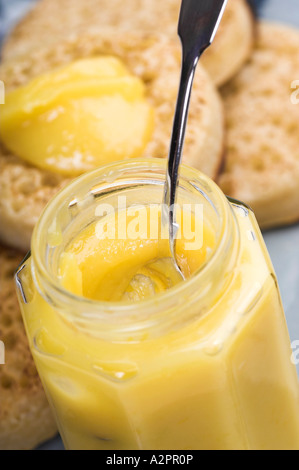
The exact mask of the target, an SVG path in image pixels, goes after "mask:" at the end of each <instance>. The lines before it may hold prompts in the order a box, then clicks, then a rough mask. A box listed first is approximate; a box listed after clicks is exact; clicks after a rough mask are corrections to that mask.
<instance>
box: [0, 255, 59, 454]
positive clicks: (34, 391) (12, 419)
mask: <svg viewBox="0 0 299 470" xmlns="http://www.w3.org/2000/svg"><path fill="white" fill-rule="evenodd" d="M22 258H23V256H22V255H21V254H20V253H19V252H15V251H13V250H10V249H8V248H4V247H1V246H0V339H1V341H3V342H4V345H5V364H4V365H0V397H1V400H0V449H1V450H27V449H33V448H34V447H36V446H37V445H39V444H41V443H42V442H45V441H46V440H48V439H50V438H52V437H53V436H55V434H56V433H57V427H56V424H55V421H54V418H53V415H52V412H51V410H50V407H49V405H48V401H47V399H46V395H45V392H44V390H43V387H42V384H41V382H40V379H39V377H38V374H37V371H36V368H35V365H34V362H33V358H32V356H31V353H30V350H29V345H28V341H27V337H26V333H25V329H24V325H23V321H22V317H21V312H20V308H19V304H18V300H17V295H16V290H15V283H14V278H13V276H14V271H15V270H16V269H17V267H18V265H19V264H20V263H21V261H22Z"/></svg>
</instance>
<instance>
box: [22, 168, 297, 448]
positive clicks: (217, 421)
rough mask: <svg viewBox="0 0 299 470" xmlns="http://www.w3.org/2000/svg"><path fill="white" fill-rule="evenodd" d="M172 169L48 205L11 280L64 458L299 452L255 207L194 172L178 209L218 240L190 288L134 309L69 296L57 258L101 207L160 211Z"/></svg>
mask: <svg viewBox="0 0 299 470" xmlns="http://www.w3.org/2000/svg"><path fill="white" fill-rule="evenodd" d="M164 177H165V161H161V160H154V159H153V160H149V159H147V160H137V161H134V162H132V161H130V162H128V163H124V162H122V163H116V164H112V165H110V166H107V167H103V168H101V169H98V170H96V171H94V172H92V173H89V174H86V175H83V176H82V177H80V178H78V179H77V180H75V181H74V182H73V183H71V184H70V185H69V186H68V187H66V188H65V189H63V190H62V191H61V192H60V193H59V194H58V195H57V196H56V197H55V198H54V199H53V200H52V201H51V202H50V203H49V205H48V206H47V208H46V209H45V211H44V213H43V214H42V216H41V218H40V220H39V222H38V224H37V226H36V228H35V231H34V235H33V238H32V254H31V255H29V256H28V257H27V259H26V260H25V261H24V263H23V264H22V266H21V267H20V268H19V270H18V272H17V274H16V284H17V287H18V294H19V301H20V305H21V309H22V314H23V318H24V322H25V326H26V330H27V335H28V338H29V342H30V347H31V351H32V354H33V357H34V360H35V362H36V366H37V369H38V371H39V374H40V377H41V380H42V382H43V385H44V387H45V390H46V393H47V396H48V398H49V402H50V404H51V406H52V408H53V410H54V413H55V416H56V418H57V423H58V427H59V430H60V432H61V436H62V438H63V441H64V444H65V446H66V448H68V449H103V450H111V449H114V450H121V449H127V450H130V449H135V450H137V449H150V450H156V449H167V450H178V449H180V450H182V449H207V450H208V449H299V401H298V379H297V374H296V370H295V368H294V366H293V364H292V363H291V348H290V340H289V336H288V332H287V327H286V322H285V318H284V313H283V309H282V305H281V300H280V296H279V291H278V287H277V282H276V278H275V275H274V272H273V267H272V265H271V262H270V259H269V256H268V253H267V251H266V247H265V245H264V241H263V239H262V236H261V233H260V230H259V228H258V225H257V223H256V220H255V217H254V215H253V213H252V212H251V210H250V209H249V208H248V207H246V206H245V205H243V204H241V203H239V202H236V201H232V200H230V201H229V200H227V199H226V198H225V196H224V195H223V193H222V192H221V191H220V189H219V188H218V187H217V185H216V184H215V183H213V182H212V181H211V180H209V179H208V178H207V177H205V176H203V175H202V174H201V173H199V172H198V171H197V170H194V169H191V168H188V167H185V166H183V167H182V169H181V176H180V185H179V193H178V203H179V204H184V203H186V202H187V203H190V202H193V203H196V204H200V205H201V206H202V208H203V215H204V220H203V223H204V225H205V224H208V225H209V226H210V227H211V229H212V230H213V233H214V234H215V244H214V248H213V251H212V252H211V253H210V255H209V258H208V260H207V262H206V263H204V264H203V265H202V266H201V268H200V269H199V270H198V271H197V272H196V273H195V274H194V275H193V276H192V277H191V278H190V279H188V280H186V281H185V282H182V283H180V284H178V285H176V286H175V287H173V288H172V289H170V290H168V291H166V292H165V293H163V294H159V296H157V297H153V298H150V299H147V300H143V301H141V302H136V303H123V302H100V301H94V300H91V299H87V298H84V297H79V296H77V295H75V294H72V293H71V292H69V291H67V290H65V289H64V288H63V287H62V285H61V282H60V280H59V257H60V256H61V253H63V252H64V251H65V249H66V247H67V246H68V244H69V243H70V241H71V240H72V239H74V237H75V236H76V234H78V233H80V231H82V230H83V228H84V227H87V226H88V225H89V224H91V223H93V222H95V221H96V220H97V216H96V213H97V210H96V208H97V206H98V204H109V205H110V206H113V207H116V205H117V203H118V202H119V196H126V204H127V205H132V204H143V205H147V204H160V203H161V201H162V195H163V186H164Z"/></svg>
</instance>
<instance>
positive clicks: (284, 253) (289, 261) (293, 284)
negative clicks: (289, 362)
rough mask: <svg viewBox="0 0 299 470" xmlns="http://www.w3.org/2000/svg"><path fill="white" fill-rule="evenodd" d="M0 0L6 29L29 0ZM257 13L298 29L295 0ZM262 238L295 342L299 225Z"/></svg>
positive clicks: (275, 2) (51, 446)
mask: <svg viewBox="0 0 299 470" xmlns="http://www.w3.org/2000/svg"><path fill="white" fill-rule="evenodd" d="M2 1H3V3H4V4H6V8H7V11H8V12H9V24H8V23H6V26H8V25H10V24H11V22H13V21H14V19H15V18H16V17H19V15H20V13H21V12H23V11H24V10H23V8H24V7H28V5H29V4H30V3H31V1H30V0H18V2H17V3H18V9H13V7H12V5H11V4H12V2H11V0H2ZM260 12H261V16H262V17H264V18H267V19H270V20H275V21H280V22H285V23H289V24H293V25H297V26H298V27H299V2H298V0H283V1H282V0H265V1H264V3H263V5H262V7H261V8H260ZM294 78H297V79H299V76H298V77H292V79H294ZM298 106H299V105H298ZM298 145H299V137H298ZM298 204H299V201H298ZM264 238H265V241H266V244H267V247H268V249H269V252H270V256H271V258H272V261H273V264H274V268H275V270H276V274H277V278H278V282H279V285H280V290H281V295H282V300H283V305H284V309H285V314H286V319H287V323H288V327H289V332H290V337H291V340H292V341H295V340H299V225H297V226H294V227H289V228H284V229H280V230H274V231H271V232H267V233H265V234H264ZM290 354H291V351H290ZM298 373H299V365H298ZM40 449H41V450H62V449H63V445H62V442H61V440H60V439H59V438H57V439H54V440H53V441H51V442H49V443H47V444H46V445H44V446H42V447H41V448H40Z"/></svg>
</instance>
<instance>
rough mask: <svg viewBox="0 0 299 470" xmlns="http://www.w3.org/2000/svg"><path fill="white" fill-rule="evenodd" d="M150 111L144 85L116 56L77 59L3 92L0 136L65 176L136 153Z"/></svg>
mask: <svg viewBox="0 0 299 470" xmlns="http://www.w3.org/2000/svg"><path fill="white" fill-rule="evenodd" d="M153 128H154V111H153V108H152V107H151V106H150V104H149V103H148V101H147V99H146V90H145V85H144V83H143V82H142V80H141V79H140V78H138V77H136V76H133V75H132V74H131V73H130V72H129V71H128V70H127V68H126V67H125V65H124V64H123V63H122V62H121V61H120V60H119V59H118V58H116V57H110V56H107V57H106V56H105V57H104V56H103V57H95V58H89V59H82V60H78V61H77V62H73V63H71V64H68V65H65V66H63V67H61V68H58V69H57V70H53V71H50V72H48V73H45V74H44V75H41V76H39V77H37V78H35V79H33V80H32V81H31V82H29V83H28V84H27V85H25V86H22V87H19V88H17V89H16V90H14V91H12V92H10V93H8V94H7V96H6V102H5V105H4V106H3V108H2V110H1V115H0V136H1V140H2V141H3V142H4V144H5V145H6V146H7V148H8V149H10V150H11V151H12V152H14V153H15V154H16V155H18V157H20V158H22V159H24V160H25V161H27V162H28V163H30V164H32V165H34V166H36V167H39V168H42V169H47V170H50V171H53V172H60V173H62V174H65V175H70V176H72V175H78V174H81V173H83V172H85V171H87V170H90V169H93V168H96V167H98V166H99V165H101V164H105V163H109V162H113V161H116V160H121V159H125V158H134V157H138V156H140V155H141V154H142V152H143V151H144V149H145V147H146V145H147V144H148V142H149V140H150V139H151V136H152V133H153Z"/></svg>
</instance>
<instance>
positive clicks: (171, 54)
mask: <svg viewBox="0 0 299 470" xmlns="http://www.w3.org/2000/svg"><path fill="white" fill-rule="evenodd" d="M103 54H104V55H105V54H107V55H114V56H117V57H119V58H120V59H121V60H122V61H123V62H124V64H125V65H126V66H127V67H128V69H129V70H130V71H131V72H132V73H133V74H134V75H136V76H138V77H140V78H141V79H142V80H143V82H144V83H145V87H146V96H147V99H148V101H149V102H150V103H151V105H152V106H153V108H154V111H155V129H154V133H153V136H152V139H151V140H150V142H149V144H148V145H147V147H146V149H145V151H144V153H143V155H140V157H157V158H166V157H167V154H168V148H169V142H170V136H171V129H172V122H173V115H174V109H175V103H176V96H177V91H178V82H179V75H180V62H181V59H180V49H179V46H178V45H176V44H174V43H173V42H172V41H171V40H170V39H169V38H168V37H167V36H162V35H157V34H154V33H139V32H134V33H133V32H132V33H127V34H125V35H123V34H122V33H118V34H114V35H113V34H112V33H111V32H109V33H108V32H107V33H105V34H104V33H103V34H101V35H99V34H92V33H90V34H87V35H85V36H80V37H76V38H73V39H69V40H66V41H65V42H62V43H60V44H59V45H58V46H53V47H50V48H46V49H43V50H40V51H35V52H32V54H31V55H30V56H26V57H23V58H22V59H21V58H19V59H16V60H14V61H10V62H9V63H6V64H3V65H2V66H1V67H0V77H1V79H2V80H3V81H4V83H5V85H6V90H7V91H8V92H9V91H10V90H13V89H15V88H16V87H18V86H21V85H24V84H26V83H28V82H29V81H30V80H31V79H32V78H34V77H36V76H38V75H40V74H43V73H45V72H47V71H49V70H53V69H54V68H55V67H59V66H61V65H65V64H67V63H70V62H72V61H74V60H77V59H82V58H86V57H94V56H99V55H103ZM223 134H224V120H223V110H222V103H221V99H220V97H219V95H218V92H217V91H216V89H215V87H214V85H213V83H212V82H211V80H210V78H209V76H208V75H207V74H206V72H205V70H204V69H203V68H202V67H199V68H198V72H197V79H196V83H195V85H194V90H193V94H192V103H191V107H190V114H189V122H188V129H187V135H186V143H185V148H184V162H185V163H187V164H189V165H192V166H194V167H196V168H198V169H200V170H201V171H203V172H204V173H206V174H207V175H208V176H210V177H211V178H214V179H215V178H216V177H217V175H218V173H219V170H220V166H221V162H222V157H223V148H224V135H223ZM68 181H69V180H66V179H64V178H63V177H62V176H60V175H58V174H54V173H49V172H47V171H41V170H39V169H37V168H33V167H32V166H29V165H27V164H26V163H25V162H24V161H22V160H21V159H19V158H18V156H16V155H11V154H10V152H8V151H7V150H6V149H5V148H4V146H3V145H0V194H1V199H0V221H1V223H0V239H1V240H2V242H5V243H6V244H10V245H11V246H15V247H19V248H22V249H28V248H29V245H30V237H31V233H32V229H33V227H34V225H35V223H36V221H37V219H38V217H39V216H40V214H41V210H42V208H43V207H44V205H45V204H46V202H47V201H48V200H49V199H50V198H51V197H52V196H53V195H54V194H55V193H56V192H57V191H58V190H59V189H60V188H61V187H62V186H64V185H65V184H66V183H67V182H68Z"/></svg>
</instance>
